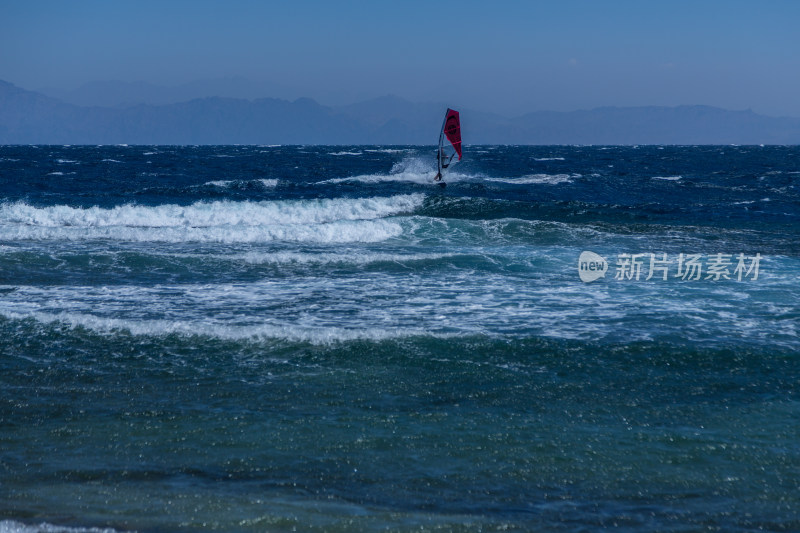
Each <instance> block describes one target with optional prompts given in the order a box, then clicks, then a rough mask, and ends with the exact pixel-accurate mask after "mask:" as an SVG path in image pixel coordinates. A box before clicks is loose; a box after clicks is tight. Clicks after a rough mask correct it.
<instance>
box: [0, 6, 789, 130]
mask: <svg viewBox="0 0 800 533" xmlns="http://www.w3.org/2000/svg"><path fill="white" fill-rule="evenodd" d="M798 28H800V2H797V1H795V0H763V1H760V2H756V1H755V0H752V1H747V2H745V1H739V0H726V1H716V0H692V1H682V0H670V1H658V2H657V1H650V0H636V1H628V0H618V1H614V0H548V1H535V0H527V1H515V0H507V1H502V0H498V1H496V2H491V3H490V2H485V1H480V2H478V1H467V0H462V1H451V0H437V1H435V2H431V1H429V0H426V1H413V0H412V1H403V0H394V1H384V0H373V1H352V0H341V1H333V0H330V1H325V0H294V1H291V2H289V1H273V2H270V1H246V0H224V1H207V0H192V1H185V0H158V1H152V0H136V1H131V0H113V1H108V0H102V1H100V0H84V1H81V0H75V1H63V0H61V1H54V0H25V1H24V2H23V1H17V0H0V79H2V80H5V81H8V82H11V83H13V84H15V85H18V86H20V87H22V88H25V89H29V90H39V89H43V88H60V89H72V88H76V87H79V86H81V85H82V84H85V83H88V82H93V81H108V80H119V81H128V82H139V81H144V82H148V83H154V84H158V85H167V86H174V85H179V84H183V83H187V82H192V81H195V80H202V79H216V78H227V77H236V78H244V79H248V80H253V81H256V82H259V83H263V84H264V86H265V87H275V92H276V93H280V94H264V95H262V96H265V97H267V96H280V97H291V98H296V97H301V96H307V97H311V98H314V99H316V100H317V101H319V102H320V103H323V104H326V105H341V104H347V103H352V102H356V101H361V100H365V99H368V98H373V97H378V96H383V95H387V94H392V95H397V96H400V97H403V98H406V99H409V100H411V101H415V102H428V101H430V102H444V103H447V104H449V105H452V106H460V107H465V108H469V109H472V110H476V111H486V112H493V113H498V114H502V115H506V116H519V115H522V114H524V113H526V112H530V111H571V110H577V109H591V108H595V107H600V106H641V105H661V106H675V105H713V106H717V107H722V108H726V109H734V110H743V109H752V110H753V111H755V112H758V113H762V114H765V115H770V116H793V117H800V37H798V35H800V33H799V32H800V30H799V29H798Z"/></svg>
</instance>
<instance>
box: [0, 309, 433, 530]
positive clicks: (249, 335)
mask: <svg viewBox="0 0 800 533" xmlns="http://www.w3.org/2000/svg"><path fill="white" fill-rule="evenodd" d="M0 315H2V316H4V317H6V318H8V319H10V320H25V319H30V318H32V319H34V320H36V321H37V322H41V323H43V324H54V323H58V324H64V325H66V326H68V327H70V328H78V327H81V328H86V329H88V330H90V331H93V332H95V333H99V334H102V335H110V334H116V333H119V332H127V333H130V334H131V335H148V336H150V335H152V336H164V335H184V336H187V337H195V336H202V337H212V338H216V339H223V340H248V339H252V340H269V339H280V340H288V341H296V342H310V343H312V344H328V343H332V342H341V341H349V340H383V339H393V338H402V337H411V336H416V335H430V334H431V333H430V332H428V331H426V330H423V329H421V328H408V327H389V328H385V327H370V328H358V327H353V328H344V327H338V326H327V327H325V326H323V327H320V326H302V325H296V324H291V323H281V322H275V323H269V321H268V320H267V322H265V323H263V324H256V325H230V324H221V323H215V322H207V321H186V320H183V319H180V320H128V319H118V318H103V317H97V316H93V315H89V314H85V313H73V312H62V313H44V312H30V313H16V312H10V311H5V310H1V309H0ZM0 533H2V530H0Z"/></svg>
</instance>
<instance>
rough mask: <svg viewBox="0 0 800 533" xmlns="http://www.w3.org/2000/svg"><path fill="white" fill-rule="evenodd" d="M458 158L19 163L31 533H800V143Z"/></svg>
mask: <svg viewBox="0 0 800 533" xmlns="http://www.w3.org/2000/svg"><path fill="white" fill-rule="evenodd" d="M433 155H434V149H433V148H430V147H380V146H372V147H370V146H352V147H341V146H336V147H329V146H219V147H172V146H103V147H86V146H64V147H53V146H38V147H37V146H30V147H29V146H21V147H17V146H5V147H0V339H1V340H0V531H9V532H19V531H25V532H28V531H31V532H32V531H87V530H88V529H89V528H113V529H115V530H118V531H127V530H137V531H176V530H180V531H205V530H220V531H288V530H300V531H306V530H323V531H331V530H343V531H371V530H385V529H389V530H409V531H410V530H415V531H417V530H459V531H461V530H463V531H473V530H474V531H479V530H495V529H508V530H545V531H599V530H604V529H608V528H615V529H617V530H621V531H700V530H703V531H708V530H711V531H717V530H718V531H761V530H770V531H797V530H800V444H799V443H800V339H798V333H799V332H800V244H799V239H798V236H800V148H798V147H770V146H767V147H759V146H711V147H708V146H703V147H671V146H664V147H495V146H470V147H467V148H465V156H464V161H463V162H462V163H460V164H459V165H456V166H454V167H453V169H452V171H451V172H450V174H449V175H448V176H447V177H446V181H447V187H446V188H441V187H438V186H436V185H435V184H434V183H433V182H432V177H433V175H434V173H435V172H434V157H433ZM586 251H590V252H593V253H594V254H597V256H598V257H599V258H601V259H602V260H605V261H606V265H607V270H606V271H605V275H604V276H603V277H600V278H599V279H596V280H594V281H591V282H584V281H581V277H580V274H579V257H580V256H581V253H582V252H586ZM626 261H628V262H626ZM630 261H633V262H630ZM659 261H662V262H660V263H659ZM690 263H691V264H694V265H695V267H698V268H700V270H699V271H692V272H688V266H687V265H689V264H690ZM635 264H638V265H639V268H640V270H638V271H634V270H633V268H632V265H635ZM659 266H660V267H661V269H660V270H659V269H658V268H657V267H659ZM715 272H716V273H715ZM662 274H664V275H666V279H664V277H663V276H662ZM648 278H649V279H648ZM64 528H67V529H64Z"/></svg>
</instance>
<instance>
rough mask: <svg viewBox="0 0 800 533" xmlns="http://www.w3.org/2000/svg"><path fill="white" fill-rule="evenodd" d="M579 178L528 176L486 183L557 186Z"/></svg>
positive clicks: (573, 176)
mask: <svg viewBox="0 0 800 533" xmlns="http://www.w3.org/2000/svg"><path fill="white" fill-rule="evenodd" d="M579 177H581V176H580V174H572V175H569V174H529V175H527V176H521V177H519V178H486V181H496V182H502V183H511V184H513V185H528V184H536V185H542V184H543V185H558V184H561V183H572V180H573V179H574V178H579Z"/></svg>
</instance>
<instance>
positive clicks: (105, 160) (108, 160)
mask: <svg viewBox="0 0 800 533" xmlns="http://www.w3.org/2000/svg"><path fill="white" fill-rule="evenodd" d="M103 161H104V162H106V163H122V161H117V160H116V159H103Z"/></svg>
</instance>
